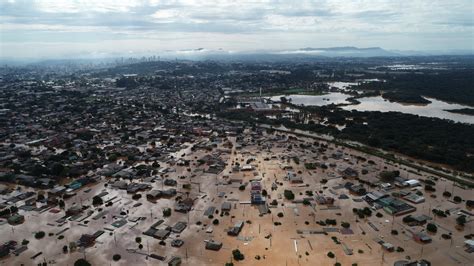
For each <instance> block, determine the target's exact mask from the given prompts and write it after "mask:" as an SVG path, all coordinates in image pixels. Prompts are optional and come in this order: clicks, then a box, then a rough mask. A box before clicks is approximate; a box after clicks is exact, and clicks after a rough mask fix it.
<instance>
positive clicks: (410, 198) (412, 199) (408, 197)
mask: <svg viewBox="0 0 474 266" xmlns="http://www.w3.org/2000/svg"><path fill="white" fill-rule="evenodd" d="M403 198H404V199H405V200H407V201H409V202H411V203H415V204H419V203H422V202H425V197H423V196H419V195H417V194H416V193H410V194H408V195H406V196H404V197H403Z"/></svg>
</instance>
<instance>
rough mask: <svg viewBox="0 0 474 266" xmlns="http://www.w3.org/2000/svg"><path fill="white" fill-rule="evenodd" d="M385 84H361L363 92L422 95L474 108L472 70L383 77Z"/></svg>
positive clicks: (473, 74)
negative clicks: (376, 91)
mask: <svg viewBox="0 0 474 266" xmlns="http://www.w3.org/2000/svg"><path fill="white" fill-rule="evenodd" d="M384 79H385V80H386V82H371V83H362V84H361V85H360V86H358V88H359V89H364V90H383V91H393V92H398V93H403V92H405V93H411V95H418V96H420V95H423V96H427V97H432V98H436V99H439V100H443V101H448V102H456V103H462V104H467V105H471V106H474V87H473V84H474V70H472V69H466V70H459V69H456V70H443V71H437V72H432V73H425V74H422V75H420V74H415V73H410V74H405V75H397V76H396V77H395V76H385V77H384Z"/></svg>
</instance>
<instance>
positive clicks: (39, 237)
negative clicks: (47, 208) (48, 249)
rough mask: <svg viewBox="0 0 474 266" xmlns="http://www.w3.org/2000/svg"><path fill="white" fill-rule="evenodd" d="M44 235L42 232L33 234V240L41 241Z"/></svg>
mask: <svg viewBox="0 0 474 266" xmlns="http://www.w3.org/2000/svg"><path fill="white" fill-rule="evenodd" d="M45 235H46V234H45V233H44V232H43V231H39V232H36V233H35V238H36V239H41V238H43V237H44V236H45Z"/></svg>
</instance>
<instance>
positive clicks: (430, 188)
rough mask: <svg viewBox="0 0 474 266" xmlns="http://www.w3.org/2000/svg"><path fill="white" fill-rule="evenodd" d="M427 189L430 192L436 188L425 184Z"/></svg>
mask: <svg viewBox="0 0 474 266" xmlns="http://www.w3.org/2000/svg"><path fill="white" fill-rule="evenodd" d="M425 190H426V191H429V192H435V191H436V189H435V188H434V187H433V186H432V185H425Z"/></svg>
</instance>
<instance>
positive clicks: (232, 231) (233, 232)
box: [227, 221, 244, 236]
mask: <svg viewBox="0 0 474 266" xmlns="http://www.w3.org/2000/svg"><path fill="white" fill-rule="evenodd" d="M243 227H244V222H242V221H238V222H236V223H235V225H234V226H233V227H231V228H230V229H229V231H227V234H228V235H230V236H238V235H239V233H240V231H242V228H243Z"/></svg>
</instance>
